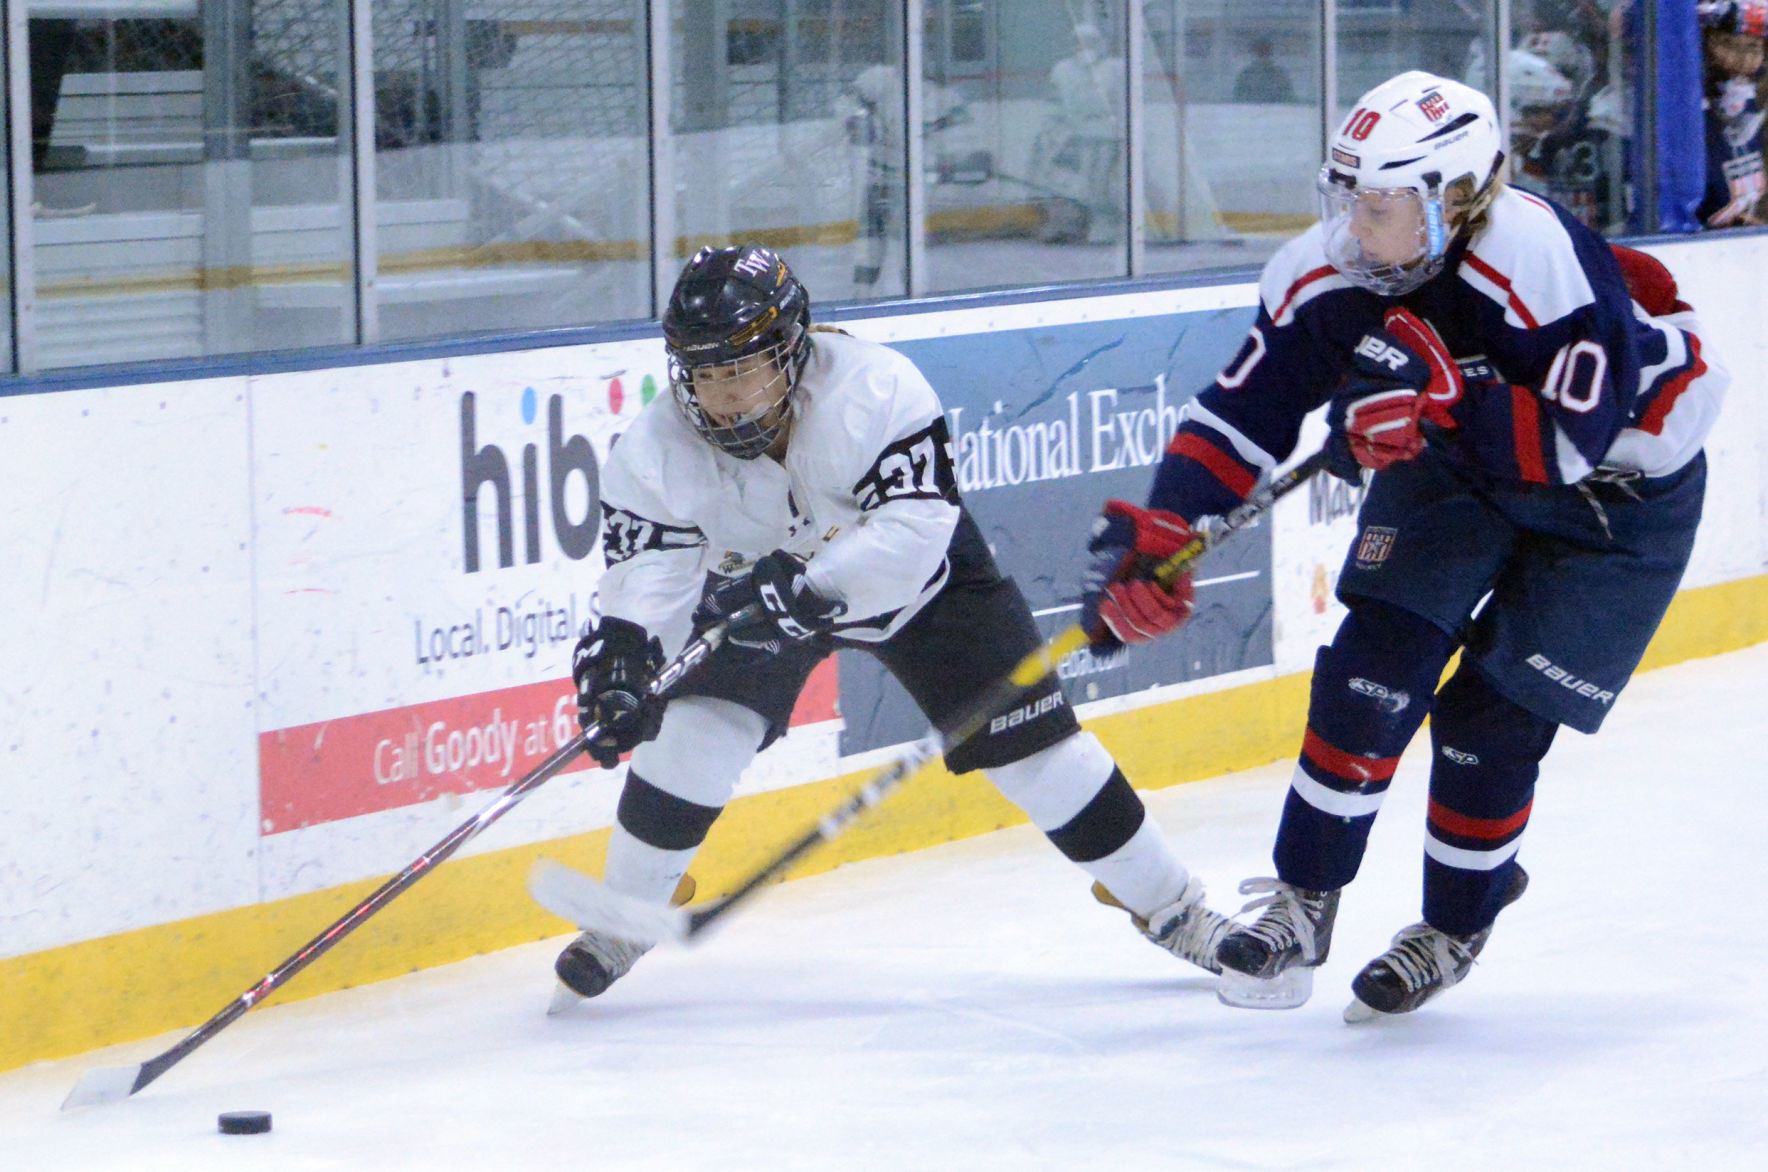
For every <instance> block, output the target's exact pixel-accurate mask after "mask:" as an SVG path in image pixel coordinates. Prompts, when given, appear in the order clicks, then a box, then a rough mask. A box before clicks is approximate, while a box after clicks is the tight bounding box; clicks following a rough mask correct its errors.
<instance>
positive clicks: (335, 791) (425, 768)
mask: <svg viewBox="0 0 1768 1172" xmlns="http://www.w3.org/2000/svg"><path fill="white" fill-rule="evenodd" d="M836 662H837V661H836V659H835V657H833V656H831V657H830V658H828V659H827V660H825V661H824V662H823V663H822V664H820V665H819V666H818V667H817V669H816V670H815V671H814V672H812V673H811V676H810V679H809V681H808V682H807V683H806V684H805V687H804V691H803V693H801V694H800V695H799V697H798V706H797V708H796V709H795V710H794V711H793V713H792V723H793V724H794V725H798V724H811V723H814V722H817V721H823V720H830V719H833V718H834V716H835V714H836V701H837V699H838V697H839V682H838V678H837V676H836V667H835V665H836ZM576 734H577V706H576V701H575V699H574V698H573V696H572V694H571V681H570V680H543V681H541V682H539V683H533V684H523V685H521V686H519V687H514V688H503V689H499V690H497V691H493V692H481V693H478V694H477V695H472V696H458V697H454V698H451V699H446V700H436V701H433V702H431V703H427V704H414V705H410V706H408V707H404V708H389V709H384V710H382V711H380V712H365V713H362V714H360V715H356V716H346V717H340V718H338V719H335V720H326V721H320V722H318V723H316V724H304V725H297V726H295V727H293V728H283V729H276V730H275V731H273V732H267V733H261V734H259V736H258V803H259V811H260V814H259V817H260V821H259V833H261V834H265V835H270V834H280V833H282V832H284V831H288V830H299V829H301V828H302V827H305V826H317V825H321V824H324V823H327V822H337V821H341V820H343V819H346V818H355V817H359V816H361V815H363V814H375V813H379V812H381V811H383V810H395V809H399V808H400V807H403V806H412V805H416V804H418V803H420V802H427V801H430V800H432V799H434V798H438V797H441V796H443V795H445V794H467V793H473V792H476V791H478V790H496V789H502V788H504V787H505V786H507V785H509V784H510V783H511V782H513V781H515V780H516V779H517V778H519V777H521V776H522V775H523V774H524V773H527V772H528V771H529V770H530V769H532V768H534V766H535V765H538V764H539V763H540V762H541V761H542V760H544V759H545V758H546V756H547V755H548V754H550V753H552V752H553V750H555V749H556V748H558V747H559V746H560V745H562V744H564V743H565V742H566V741H568V740H570V739H571V737H573V736H575V735H576ZM593 768H595V766H594V765H593V763H591V762H590V761H589V759H588V758H587V757H585V758H580V759H579V762H578V763H577V764H575V765H574V766H573V769H593ZM567 772H569V770H567Z"/></svg>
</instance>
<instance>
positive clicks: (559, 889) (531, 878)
mask: <svg viewBox="0 0 1768 1172" xmlns="http://www.w3.org/2000/svg"><path fill="white" fill-rule="evenodd" d="M1325 467H1326V453H1325V452H1324V451H1323V450H1322V451H1318V452H1315V453H1314V454H1313V455H1311V456H1309V457H1308V458H1307V459H1305V460H1303V461H1302V462H1301V463H1299V464H1297V465H1295V467H1293V468H1291V469H1289V470H1288V471H1287V472H1284V473H1281V474H1280V475H1278V476H1275V477H1273V478H1272V480H1271V482H1270V483H1269V484H1267V485H1266V486H1265V487H1264V488H1263V489H1261V490H1259V491H1257V492H1255V493H1253V494H1252V495H1251V496H1249V497H1247V499H1246V500H1245V501H1243V502H1241V504H1240V505H1239V506H1238V507H1237V508H1235V509H1234V510H1233V511H1232V512H1230V513H1229V514H1228V515H1227V516H1226V517H1224V518H1223V519H1222V520H1221V522H1220V523H1219V524H1216V525H1213V526H1211V527H1210V528H1208V529H1207V530H1205V531H1204V532H1202V533H1199V534H1197V535H1196V536H1195V537H1193V538H1192V539H1191V540H1190V541H1189V542H1187V543H1186V544H1185V546H1184V548H1182V549H1180V550H1179V551H1178V552H1177V553H1175V554H1173V555H1172V557H1170V558H1168V559H1167V560H1166V561H1165V562H1163V563H1162V564H1161V566H1160V568H1159V569H1157V570H1156V571H1155V574H1154V577H1155V580H1156V581H1158V582H1159V583H1160V584H1161V585H1162V586H1166V585H1169V584H1171V582H1172V581H1173V580H1174V579H1175V578H1177V577H1178V576H1179V575H1180V574H1183V573H1184V572H1185V571H1186V570H1188V569H1189V568H1190V567H1191V565H1192V563H1194V562H1196V561H1197V560H1198V559H1199V558H1201V557H1202V556H1203V555H1204V554H1206V553H1208V552H1209V551H1210V550H1212V549H1214V548H1215V547H1216V546H1217V545H1218V544H1220V543H1221V541H1222V540H1223V539H1224V538H1226V537H1227V536H1228V535H1229V534H1231V533H1234V532H1237V531H1238V530H1241V529H1244V528H1246V527H1247V526H1248V525H1250V524H1252V523H1253V522H1254V521H1256V520H1258V519H1259V518H1260V517H1262V516H1264V515H1265V514H1266V513H1268V512H1270V510H1271V506H1272V505H1274V504H1276V503H1277V501H1279V500H1281V499H1282V498H1283V497H1285V496H1287V495H1288V494H1289V493H1291V492H1293V491H1295V490H1296V489H1297V488H1300V487H1301V486H1302V485H1303V484H1305V483H1307V481H1308V480H1309V479H1310V478H1311V477H1313V475H1314V474H1315V473H1317V472H1319V471H1320V470H1321V469H1323V468H1325ZM1087 642H1088V639H1087V634H1086V631H1085V630H1084V629H1082V627H1081V625H1080V624H1079V623H1075V624H1074V625H1073V626H1070V627H1069V628H1068V629H1066V630H1064V631H1062V632H1060V633H1058V634H1057V635H1055V636H1054V637H1053V638H1051V640H1050V641H1049V642H1048V643H1045V644H1044V645H1043V646H1042V647H1040V648H1038V649H1037V650H1036V651H1033V652H1031V653H1030V654H1029V655H1027V656H1026V657H1025V658H1024V659H1022V660H1020V661H1019V664H1018V665H1017V666H1016V667H1014V668H1013V670H1012V671H1011V672H1009V673H1008V674H1007V675H1005V676H1003V677H1002V678H1001V679H1000V680H999V681H997V682H996V683H995V684H994V685H993V686H991V687H990V688H989V690H988V691H987V692H986V693H985V694H984V695H983V697H982V698H981V699H980V700H979V701H977V703H976V704H975V706H974V707H973V708H972V709H971V710H970V711H969V712H968V713H967V714H966V715H965V716H964V718H963V719H962V720H960V721H958V722H957V723H956V724H954V725H952V727H951V728H950V729H948V730H947V731H946V732H945V733H944V734H943V735H942V734H941V733H939V732H938V731H937V730H936V731H934V732H931V733H929V734H928V735H926V736H925V737H922V738H921V739H920V740H918V741H916V742H915V743H914V744H912V745H910V746H909V747H908V748H907V749H906V750H905V751H904V752H903V753H902V754H901V755H900V756H899V757H897V758H896V760H894V761H892V762H891V763H890V764H889V765H886V766H885V767H884V768H882V769H880V770H878V772H876V773H874V774H873V775H872V776H871V777H869V778H867V779H866V782H865V784H864V785H862V786H861V787H860V789H859V792H858V793H856V794H854V795H853V796H852V797H851V798H848V799H847V800H846V801H844V802H843V803H842V804H841V805H839V806H837V807H836V808H835V809H833V810H831V811H829V812H828V813H827V814H825V815H824V816H823V817H822V819H821V820H820V821H819V822H817V824H816V825H815V826H813V827H811V828H810V829H809V830H807V831H805V832H804V834H802V835H801V836H799V837H798V838H797V839H796V840H794V841H793V842H792V843H791V844H790V845H789V846H787V847H786V848H785V849H784V850H783V851H781V852H780V853H779V854H778V855H777V856H776V857H774V858H773V859H772V860H770V861H769V862H767V863H766V864H765V865H763V866H762V867H761V868H760V869H758V870H757V871H755V872H754V874H752V875H750V876H749V877H748V878H747V879H745V880H743V881H742V882H741V883H740V884H738V886H737V888H736V890H735V891H732V892H731V893H730V894H729V895H727V896H725V897H724V898H723V899H722V900H719V901H717V902H714V903H709V904H708V905H706V906H705V907H702V908H699V909H695V908H692V907H681V908H676V907H659V906H658V905H656V904H653V903H647V902H646V901H644V900H641V899H638V898H636V897H634V896H630V895H627V894H625V893H623V892H619V891H614V890H612V889H611V888H609V887H607V886H606V885H605V884H603V883H602V882H600V881H599V880H597V879H594V878H591V877H590V876H588V875H585V874H584V873H583V872H581V871H578V870H575V869H574V868H571V867H567V866H565V865H564V864H563V863H558V862H554V861H553V860H551V859H544V858H543V859H538V860H536V861H535V863H534V866H533V868H532V869H531V870H530V871H529V873H528V892H529V894H530V895H532V896H533V897H534V899H535V902H537V903H539V904H540V906H542V907H544V908H546V909H547V910H548V911H550V912H552V913H553V914H554V915H556V916H559V917H561V918H562V919H566V920H570V921H571V922H572V923H574V924H576V925H577V926H578V927H580V928H587V929H593V930H597V931H603V932H607V933H609V934H610V935H613V936H618V937H620V938H622V939H626V940H632V941H634V942H636V943H640V944H656V943H658V942H660V941H663V940H677V941H682V942H686V941H690V940H692V939H694V938H695V937H696V936H698V935H700V933H702V932H704V931H705V930H706V929H707V928H709V927H711V926H712V925H713V924H714V923H716V922H717V921H718V920H720V919H722V918H723V917H724V916H726V915H728V914H729V913H730V911H731V909H733V908H735V907H736V906H737V905H739V904H741V903H742V902H743V901H744V900H746V899H748V898H749V897H750V896H751V895H753V894H754V893H755V890H756V889H757V888H759V887H761V886H763V885H764V884H766V883H768V882H770V881H772V880H774V879H777V878H778V877H779V876H780V875H782V874H783V873H785V872H786V871H787V870H789V869H790V868H791V867H792V865H793V864H794V863H796V862H797V861H798V860H799V859H800V858H802V857H803V856H804V855H805V854H807V853H808V852H809V851H810V850H812V849H813V848H814V847H816V846H818V845H820V844H822V843H825V842H828V841H830V840H831V839H834V838H835V837H837V836H838V835H840V834H842V833H844V832H845V831H846V830H847V828H848V827H849V826H851V825H852V824H853V822H854V821H855V820H856V819H857V818H859V816H860V815H861V814H864V813H865V812H866V811H867V810H869V809H871V808H872V807H874V806H876V805H878V804H879V803H880V802H882V801H883V800H884V799H885V798H887V797H889V796H890V795H891V794H892V793H894V792H895V791H896V790H897V789H899V788H900V787H901V786H903V785H904V784H906V783H907V782H908V781H910V780H911V779H912V778H914V777H915V776H917V775H918V774H920V773H921V771H922V770H924V769H925V768H926V767H927V766H928V765H929V764H931V763H932V762H933V761H935V760H937V759H938V758H939V757H941V756H942V755H943V754H944V753H946V752H949V751H950V750H951V749H953V748H956V747H957V746H958V745H960V744H962V743H963V742H964V741H967V740H969V739H970V738H971V737H972V736H974V735H975V734H977V733H978V732H981V731H982V730H983V729H984V728H985V727H987V725H988V723H989V722H990V721H991V720H993V719H994V717H995V715H996V714H997V713H999V712H1000V711H1001V710H1002V709H1003V708H1005V707H1006V706H1007V705H1008V704H1011V703H1012V702H1013V701H1014V700H1015V699H1017V698H1018V696H1019V694H1020V693H1021V692H1023V691H1025V689H1027V688H1029V687H1031V686H1032V685H1033V684H1036V683H1037V682H1038V681H1039V680H1041V679H1043V678H1044V677H1045V676H1047V675H1049V674H1050V673H1051V672H1053V671H1055V670H1056V665H1057V664H1059V663H1060V662H1061V661H1062V660H1063V659H1065V658H1067V657H1068V656H1069V655H1071V654H1073V653H1074V652H1076V651H1078V650H1080V649H1081V648H1082V647H1083V646H1085V645H1086V644H1087Z"/></svg>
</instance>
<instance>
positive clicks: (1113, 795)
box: [1045, 768, 1148, 863]
mask: <svg viewBox="0 0 1768 1172" xmlns="http://www.w3.org/2000/svg"><path fill="white" fill-rule="evenodd" d="M1147 816H1148V811H1147V810H1146V809H1145V808H1144V807H1143V806H1142V799H1141V798H1140V797H1138V796H1137V794H1136V791H1135V790H1133V789H1131V788H1130V782H1129V778H1127V777H1125V776H1124V775H1123V770H1121V769H1117V768H1113V769H1112V770H1111V776H1110V777H1108V778H1106V779H1105V784H1104V785H1102V786H1100V787H1099V792H1098V793H1096V794H1094V795H1093V800H1092V801H1090V802H1088V803H1087V804H1086V806H1085V807H1084V808H1083V809H1082V810H1081V812H1080V813H1078V814H1076V815H1075V816H1074V817H1072V818H1070V819H1069V820H1068V821H1067V823H1066V824H1064V825H1062V826H1059V827H1057V828H1056V829H1055V830H1049V831H1045V833H1046V834H1047V835H1048V836H1049V839H1050V841H1051V842H1053V843H1055V844H1056V849H1057V850H1059V851H1061V852H1062V853H1063V854H1064V855H1066V856H1068V858H1069V859H1071V860H1073V861H1074V862H1076V863H1090V862H1092V861H1093V860H1095V859H1102V858H1104V857H1105V856H1106V855H1108V854H1110V853H1111V852H1112V851H1115V850H1116V849H1117V848H1118V847H1121V846H1122V845H1123V844H1124V843H1126V842H1128V841H1129V840H1130V838H1131V837H1132V836H1133V835H1134V834H1135V833H1136V831H1138V830H1140V829H1141V828H1142V819H1144V818H1146V817H1147Z"/></svg>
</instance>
